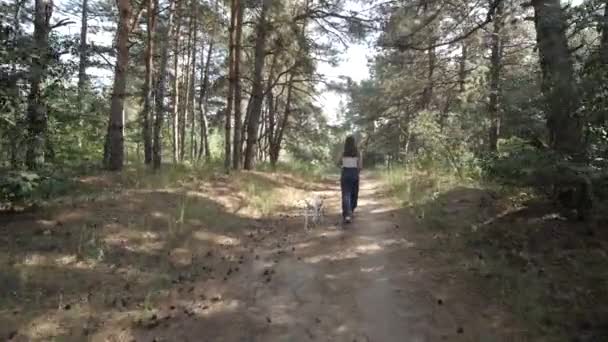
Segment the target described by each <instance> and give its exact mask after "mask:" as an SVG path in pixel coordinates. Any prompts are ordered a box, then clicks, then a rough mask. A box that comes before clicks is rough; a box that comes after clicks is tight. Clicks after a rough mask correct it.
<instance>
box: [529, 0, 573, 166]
mask: <svg viewBox="0 0 608 342" xmlns="http://www.w3.org/2000/svg"><path fill="white" fill-rule="evenodd" d="M532 5H533V6H534V19H535V26H536V39H537V42H538V53H539V57H540V65H541V69H542V72H543V79H542V90H543V94H544V96H545V103H546V109H547V127H548V128H549V142H550V145H551V147H552V148H553V149H555V150H556V151H558V152H561V153H564V154H567V155H572V156H575V157H576V158H577V159H578V158H581V157H582V154H583V152H584V151H583V150H584V149H583V139H582V138H583V120H582V118H581V117H580V116H579V115H578V113H577V110H578V106H579V95H578V91H577V85H576V81H575V79H574V68H573V64H572V60H571V56H570V52H569V50H568V40H567V38H566V22H565V19H564V15H563V13H562V8H561V4H560V0H533V1H532Z"/></svg>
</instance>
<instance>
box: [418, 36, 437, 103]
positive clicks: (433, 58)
mask: <svg viewBox="0 0 608 342" xmlns="http://www.w3.org/2000/svg"><path fill="white" fill-rule="evenodd" d="M432 44H434V41H433V42H432ZM427 60H428V69H427V79H426V85H425V86H424V90H423V91H422V98H421V100H420V109H421V110H428V109H429V108H430V107H431V102H432V101H433V87H434V79H433V78H434V75H435V66H436V62H437V55H436V52H435V48H430V49H428V50H427Z"/></svg>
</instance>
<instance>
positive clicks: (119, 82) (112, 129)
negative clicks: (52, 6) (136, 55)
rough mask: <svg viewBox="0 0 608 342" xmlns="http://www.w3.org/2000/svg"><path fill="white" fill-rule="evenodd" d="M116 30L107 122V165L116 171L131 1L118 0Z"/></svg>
mask: <svg viewBox="0 0 608 342" xmlns="http://www.w3.org/2000/svg"><path fill="white" fill-rule="evenodd" d="M117 4H118V18H119V19H118V30H117V31H116V50H117V56H116V66H115V68H114V86H113V90H112V99H111V104H110V120H109V123H108V139H107V145H106V149H107V158H108V160H107V167H108V168H109V169H110V170H114V171H118V170H121V169H122V168H123V164H124V153H125V151H124V132H123V129H124V127H123V126H124V122H123V115H124V113H123V112H124V107H125V95H126V94H125V91H126V88H127V68H128V65H129V32H130V21H131V19H132V18H131V17H132V8H131V2H130V1H129V0H118V1H117Z"/></svg>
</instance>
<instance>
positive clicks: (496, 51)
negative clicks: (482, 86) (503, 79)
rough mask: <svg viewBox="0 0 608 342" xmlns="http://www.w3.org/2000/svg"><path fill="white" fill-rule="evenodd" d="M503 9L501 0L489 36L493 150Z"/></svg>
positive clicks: (493, 146)
mask: <svg viewBox="0 0 608 342" xmlns="http://www.w3.org/2000/svg"><path fill="white" fill-rule="evenodd" d="M503 9H504V4H503V2H501V3H500V4H499V5H498V7H497V8H496V15H495V16H494V21H493V25H494V28H493V30H492V38H491V46H492V54H491V56H490V101H489V104H488V110H489V112H490V132H489V133H490V134H489V138H490V139H489V148H490V151H493V152H495V151H496V150H497V149H498V135H499V133H500V109H499V98H500V70H501V68H502V52H503V51H502V37H501V34H502V32H501V31H502V27H503Z"/></svg>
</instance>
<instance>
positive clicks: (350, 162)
mask: <svg viewBox="0 0 608 342" xmlns="http://www.w3.org/2000/svg"><path fill="white" fill-rule="evenodd" d="M342 167H346V168H359V158H357V157H342Z"/></svg>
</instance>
